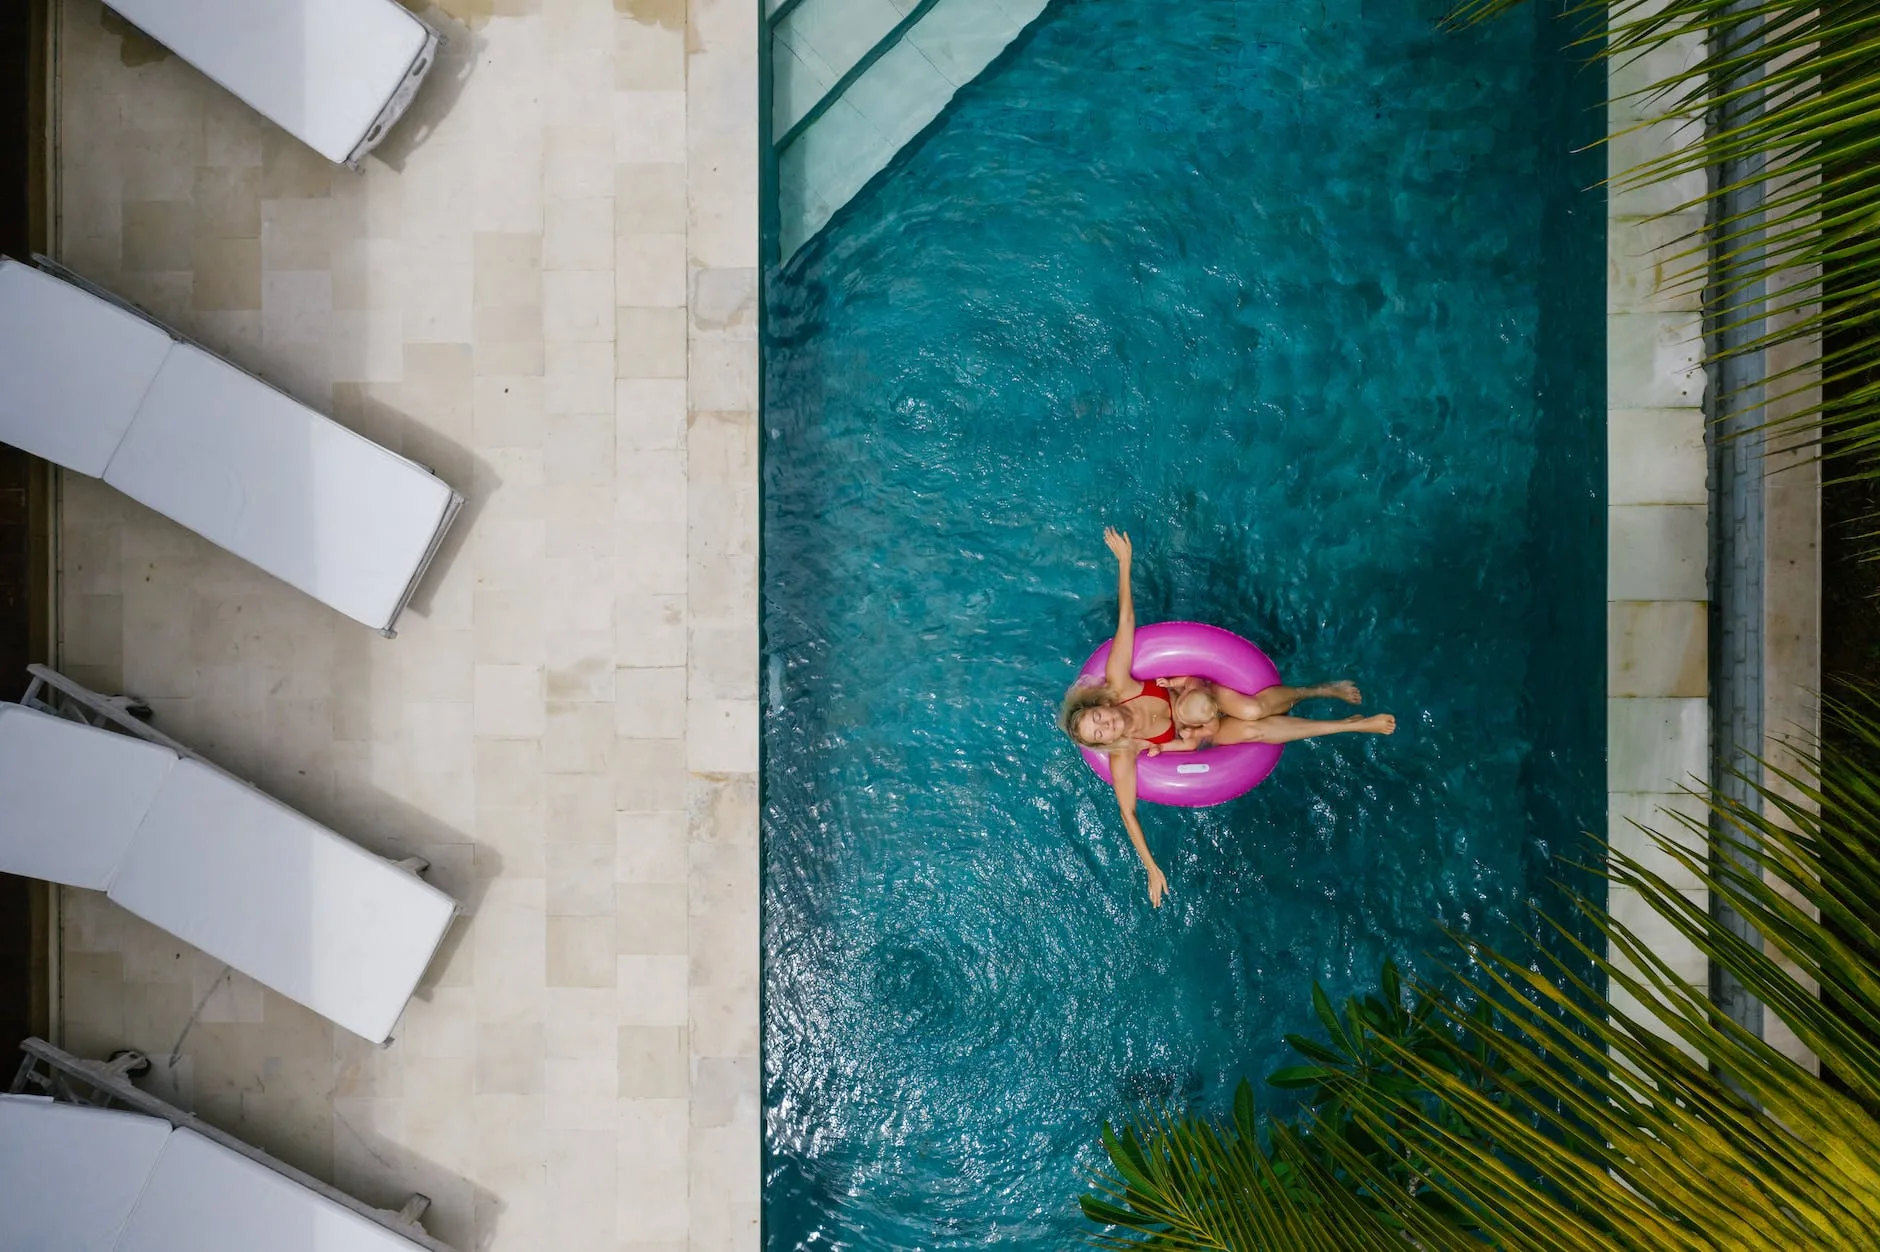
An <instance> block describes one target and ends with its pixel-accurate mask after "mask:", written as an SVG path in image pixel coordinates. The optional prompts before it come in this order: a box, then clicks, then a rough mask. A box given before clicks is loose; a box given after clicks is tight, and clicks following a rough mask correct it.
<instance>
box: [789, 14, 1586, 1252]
mask: <svg viewBox="0 0 1880 1252" xmlns="http://www.w3.org/2000/svg"><path fill="white" fill-rule="evenodd" d="M1440 11H1441V6H1440V5H1438V4H1434V3H1428V2H1425V0H1399V2H1392V0H1364V2H1363V3H1362V4H1360V3H1359V2H1358V0H1324V2H1323V3H1322V4H1321V3H1319V0H1306V2H1305V3H1294V2H1292V0H1287V2H1285V3H1278V2H1274V3H1265V2H1258V3H1256V2H1247V0H1243V2H1240V3H1230V2H1228V0H1213V2H1208V3H1203V4H1199V5H1195V6H1188V7H1185V8H1183V9H1182V10H1181V12H1180V15H1179V17H1171V11H1170V10H1169V9H1168V8H1167V6H1164V5H1153V4H1151V3H1149V2H1148V0H1064V2H1062V3H1060V4H1058V5H1057V6H1056V7H1054V8H1053V9H1052V10H1051V11H1050V12H1049V13H1048V14H1047V15H1046V17H1045V18H1044V19H1043V20H1042V22H1041V23H1040V24H1039V26H1038V27H1036V28H1035V29H1034V30H1033V32H1032V33H1031V35H1030V36H1029V37H1028V38H1026V39H1023V40H1021V41H1020V43H1019V44H1018V45H1016V46H1014V47H1013V48H1012V49H1011V50H1009V51H1008V53H1007V55H1006V58H1005V59H1004V61H1003V62H1001V63H1000V64H999V65H997V66H995V68H994V70H993V71H992V72H991V73H990V74H988V75H987V76H986V77H984V78H982V79H980V80H979V81H978V82H977V83H975V84H973V85H972V86H971V87H970V88H968V89H967V90H965V91H964V92H962V93H961V95H960V96H959V97H958V98H957V99H956V101H955V103H954V105H953V107H952V109H951V110H950V112H949V113H948V114H947V115H946V116H944V117H943V118H942V119H941V121H940V122H939V123H938V124H937V126H936V127H935V128H934V130H933V131H932V132H931V133H930V134H929V135H928V136H927V138H926V139H925V141H924V142H922V143H921V144H919V145H917V146H916V147H915V148H914V149H913V150H911V151H908V152H904V153H903V154H902V157H901V158H900V159H899V161H898V162H897V164H896V165H895V166H894V167H892V168H891V169H890V171H889V173H888V175H887V177H886V178H884V179H883V180H881V181H880V182H878V183H877V184H876V185H875V186H873V187H872V188H870V189H869V190H868V191H866V192H864V193H863V194H862V195H861V196H859V197H858V198H857V199H856V200H855V201H854V202H852V203H851V204H850V206H849V208H848V209H847V210H845V211H844V212H843V213H842V214H840V215H838V217H837V219H836V220H835V221H834V222H833V223H832V224H831V226H830V227H829V228H828V229H827V230H826V231H825V232H824V233H823V235H822V236H821V237H819V238H818V239H817V240H816V241H814V242H813V243H811V244H810V245H809V246H807V247H806V248H805V249H804V250H803V251H802V252H800V253H799V254H797V256H796V257H795V258H794V259H793V260H792V261H791V263H790V265H789V266H788V267H787V268H786V269H785V270H784V271H782V272H781V273H775V274H772V275H770V276H769V278H768V282H767V299H768V324H767V328H766V333H767V341H766V347H765V389H766V400H765V415H764V423H765V434H766V439H765V445H764V465H763V484H764V492H765V498H764V530H763V545H764V549H763V551H764V556H763V561H764V573H763V589H764V607H763V613H764V622H763V626H764V653H765V663H766V666H767V667H768V669H767V676H768V683H767V685H768V695H767V705H766V711H765V720H764V740H763V743H764V783H763V786H764V858H765V882H764V909H765V914H764V931H763V936H764V953H765V978H764V1066H765V1093H766V1161H765V1229H766V1243H767V1245H768V1246H769V1247H770V1248H773V1249H793V1248H799V1247H823V1246H830V1247H844V1248H858V1249H875V1248H966V1247H979V1246H983V1245H984V1244H986V1243H988V1242H995V1241H996V1242H999V1243H1003V1244H1009V1245H1012V1246H1016V1247H1020V1248H1027V1249H1029V1248H1036V1249H1047V1248H1050V1249H1056V1248H1061V1247H1063V1246H1065V1245H1066V1244H1067V1242H1069V1241H1070V1240H1073V1239H1075V1238H1077V1237H1078V1236H1079V1235H1081V1234H1082V1233H1083V1232H1084V1231H1085V1230H1086V1229H1087V1228H1086V1226H1085V1225H1084V1224H1083V1222H1082V1219H1081V1218H1079V1217H1078V1216H1077V1214H1076V1209H1075V1204H1074V1196H1075V1194H1076V1192H1077V1191H1078V1190H1079V1188H1080V1186H1081V1184H1082V1182H1083V1180H1084V1171H1085V1170H1086V1169H1087V1168H1088V1167H1089V1166H1091V1165H1093V1164H1095V1163H1096V1159H1097V1156H1096V1134H1097V1128H1098V1126H1099V1125H1100V1124H1101V1122H1102V1121H1103V1120H1104V1119H1105V1118H1115V1117H1118V1116H1121V1115H1124V1114H1126V1113H1127V1112H1128V1111H1129V1110H1130V1109H1131V1108H1133V1107H1136V1106H1138V1105H1139V1104H1140V1103H1141V1102H1143V1101H1145V1100H1147V1101H1159V1100H1170V1101H1177V1102H1184V1103H1196V1104H1201V1105H1215V1106H1219V1105H1221V1104H1223V1103H1224V1102H1225V1100H1226V1099H1227V1098H1228V1097H1229V1095H1230V1094H1231V1091H1232V1087H1233V1084H1234V1083H1235V1082H1236V1081H1237V1080H1238V1078H1239V1077H1240V1076H1242V1075H1251V1076H1253V1077H1255V1078H1256V1080H1257V1078H1258V1077H1259V1076H1260V1075H1261V1074H1263V1073H1264V1072H1266V1071H1267V1070H1268V1069H1270V1068H1272V1067H1273V1066H1274V1065H1275V1064H1278V1063H1280V1061H1281V1060H1282V1058H1283V1056H1284V1049H1283V1045H1282V1043H1281V1036H1282V1035H1284V1034H1285V1033H1286V1032H1288V1031H1310V1029H1311V1027H1310V1025H1309V1007H1308V1003H1307V992H1308V989H1309V987H1310V985H1311V982H1312V981H1313V980H1314V979H1318V980H1320V981H1322V982H1324V983H1325V984H1326V986H1327V988H1328V990H1329V991H1330V992H1331V993H1332V994H1333V995H1334V996H1341V995H1344V994H1348V993H1351V992H1356V991H1367V990H1372V989H1374V988H1373V983H1374V980H1375V977H1376V973H1377V968H1378V965H1379V963H1380V961H1381V960H1382V959H1383V958H1384V957H1385V956H1394V957H1396V958H1398V959H1399V960H1400V961H1401V962H1403V963H1405V964H1406V965H1409V966H1411V967H1413V968H1421V969H1430V968H1432V965H1431V963H1430V962H1429V961H1427V960H1426V959H1424V958H1423V956H1422V954H1423V953H1425V952H1428V951H1431V950H1438V949H1441V947H1442V946H1443V942H1444V941H1443V939H1442V937H1441V928H1442V927H1444V926H1451V927H1459V928H1462V929H1465V930H1468V931H1471V932H1474V933H1477V934H1480V935H1482V936H1484V937H1487V938H1489V939H1491V940H1496V941H1500V942H1504V943H1515V942H1518V940H1517V937H1516V936H1517V931H1516V928H1517V927H1518V926H1520V925H1523V924H1525V920H1526V910H1527V908H1528V906H1529V904H1530V902H1535V901H1539V902H1542V903H1545V902H1546V901H1547V900H1548V899H1549V895H1548V891H1549V889H1548V886H1547V879H1548V876H1549V874H1550V873H1551V869H1550V865H1549V858H1550V856H1552V855H1553V854H1554V853H1556V852H1558V851H1560V850H1562V849H1563V848H1564V847H1565V846H1566V844H1567V842H1568V841H1569V840H1570V839H1571V838H1572V836H1573V835H1574V834H1575V832H1578V831H1581V830H1599V829H1603V825H1604V778H1605V763H1604V752H1605V749H1604V714H1603V695H1604V690H1603V687H1604V682H1603V675H1604V665H1605V621H1604V613H1605V609H1604V575H1605V537H1604V531H1605V512H1604V483H1605V464H1604V456H1605V453H1604V447H1605V435H1604V430H1605V427H1604V419H1603V396H1604V374H1603V371H1604V328H1603V320H1602V310H1603V298H1604V284H1603V275H1604V216H1603V214H1604V204H1603V200H1602V199H1601V197H1600V195H1599V193H1597V192H1589V191H1586V190H1584V189H1585V188H1587V187H1588V186H1589V185H1591V184H1592V183H1593V182H1595V181H1596V180H1597V178H1598V177H1599V173H1600V171H1599V164H1598V162H1599V158H1598V157H1597V156H1594V157H1591V158H1587V157H1573V156H1570V155H1569V152H1570V149H1571V148H1572V147H1573V146H1574V145H1576V144H1578V143H1584V142H1585V141H1587V140H1588V139H1589V138H1591V137H1592V136H1593V135H1596V134H1597V127H1598V123H1599V114H1598V113H1597V111H1596V110H1594V109H1593V108H1592V105H1593V104H1594V103H1595V102H1596V100H1597V98H1598V92H1599V87H1600V83H1599V82H1598V81H1597V76H1595V75H1591V74H1585V73H1578V72H1576V70H1575V67H1574V65H1573V63H1572V62H1571V61H1570V60H1569V59H1568V58H1567V57H1566V56H1565V55H1564V54H1562V53H1560V52H1559V51H1558V50H1557V49H1558V44H1559V43H1560V42H1561V32H1560V30H1559V29H1558V28H1552V29H1543V28H1542V23H1541V22H1540V20H1539V19H1538V18H1537V17H1536V16H1535V14H1534V13H1533V12H1532V11H1529V12H1527V13H1524V14H1522V15H1520V16H1518V17H1516V18H1515V19H1512V20H1510V21H1507V22H1504V23H1502V24H1501V25H1499V26H1497V27H1495V28H1493V29H1491V30H1488V31H1483V32H1475V33H1470V34H1464V35H1446V34H1442V33H1439V32H1437V31H1436V30H1435V29H1434V22H1433V19H1434V18H1435V17H1436V16H1437V15H1438V14H1439V13H1440ZM1105 523H1115V524H1117V525H1119V526H1123V527H1125V528H1127V529H1128V530H1129V531H1130V532H1131V534H1132V536H1133V537H1134V540H1135V546H1136V554H1137V567H1138V568H1137V581H1136V594H1137V601H1138V611H1139V614H1140V616H1141V618H1142V620H1144V621H1152V620H1156V619H1158V618H1165V617H1187V618H1195V619H1200V620H1205V621H1211V622H1215V623H1218V624H1221V625H1224V626H1228V627H1230V628H1232V629H1236V630H1239V631H1241V632H1242V633H1244V634H1246V635H1248V636H1249V637H1251V638H1253V639H1254V640H1255V641H1256V642H1258V643H1260V644H1261V645H1262V646H1263V647H1264V648H1266V650H1267V651H1268V652H1270V653H1271V654H1272V656H1273V657H1274V659H1275V660H1276V661H1277V662H1278V663H1279V665H1280V668H1281V671H1282V672H1283V673H1285V674H1286V675H1288V676H1289V677H1290V678H1293V679H1296V680H1314V679H1321V678H1332V677H1346V676H1349V677H1352V678H1355V679H1356V680H1357V681H1358V682H1359V683H1360V684H1361V685H1362V686H1363V687H1364V689H1365V691H1366V693H1367V695H1368V696H1369V697H1370V699H1369V701H1368V703H1367V706H1366V707H1367V708H1368V709H1378V710H1384V711H1390V712H1394V713H1396V714H1397V715H1398V717H1399V719H1400V730H1399V732H1398V734H1397V735H1396V736H1395V737H1394V738H1392V739H1386V740H1376V739H1370V738H1368V737H1359V736H1344V737H1339V738H1336V739H1329V740H1322V741H1318V742H1314V743H1308V744H1303V745H1297V746H1295V747H1293V748H1290V749H1288V751H1287V754H1286V758H1285V759H1284V760H1283V761H1282V762H1281V764H1280V766H1279V768H1278V770H1277V771H1276V772H1275V773H1274V775H1273V776H1272V778H1271V779H1269V780H1268V781H1267V782H1266V783H1265V784H1263V785H1262V786H1261V787H1259V788H1257V789H1256V790H1255V791H1254V792H1252V793H1251V794H1250V795H1249V796H1247V797H1245V798H1243V799H1242V800H1240V801H1237V802H1235V803H1234V804H1231V805H1227V806H1224V807H1221V808H1217V809H1210V810H1200V811H1179V810H1174V809H1165V808H1154V807H1149V808H1145V809H1144V820H1145V825H1146V826H1147V829H1148V833H1149V839H1150V843H1151V846H1152V847H1153V848H1154V850H1155V853H1156V856H1157V859H1158V860H1159V862H1160V863H1161V864H1162V866H1163V868H1164V869H1165V870H1166V871H1167V873H1168V875H1169V880H1170V884H1171V886H1172V888H1173V892H1174V894H1173V896H1172V899H1171V901H1170V903H1169V904H1168V905H1166V906H1165V907H1164V908H1162V909H1161V910H1160V911H1151V910H1150V908H1149V907H1148V903H1147V900H1146V896H1145V892H1144V886H1143V876H1142V871H1141V869H1140V867H1139V866H1138V864H1137V862H1136V859H1135V857H1134V855H1133V854H1132V853H1131V851H1130V849H1129V845H1128V843H1127V841H1126V840H1125V837H1124V835H1123V832H1122V828H1121V825H1120V823H1119V821H1118V820H1117V817H1116V813H1115V805H1114V801H1113V800H1112V798H1111V797H1110V795H1109V793H1108V792H1107V790H1105V789H1104V788H1103V786H1102V785H1101V784H1100V783H1099V782H1098V781H1097V780H1096V779H1095V778H1094V777H1093V776H1091V774H1090V773H1089V771H1088V770H1086V769H1085V768H1084V766H1083V765H1082V764H1081V762H1080V761H1079V760H1078V757H1077V755H1076V753H1074V752H1073V751H1072V750H1071V749H1070V748H1069V746H1068V745H1067V744H1066V743H1065V742H1064V741H1062V739H1061V738H1060V737H1059V736H1058V734H1057V732H1056V730H1055V729H1054V727H1053V722H1052V719H1053V713H1054V711H1055V706H1056V701H1057V699H1058V697H1059V696H1060V695H1061V693H1062V692H1063V690H1064V688H1065V686H1066V685H1067V683H1068V682H1069V680H1070V678H1071V676H1072V675H1073V674H1074V673H1075V672H1076V669H1077V666H1078V665H1079V664H1080V663H1081V662H1082V660H1083V658H1084V656H1085V655H1086V654H1087V653H1088V652H1089V650H1090V648H1091V647H1092V646H1094V644H1095V643H1096V642H1098V641H1099V640H1100V639H1101V638H1103V637H1104V636H1105V635H1106V634H1107V633H1108V632H1109V631H1110V630H1111V629H1112V627H1113V624H1114V613H1115V604H1114V600H1113V594H1114V578H1113V574H1112V567H1111V566H1110V564H1109V558H1108V556H1107V554H1106V553H1105V552H1104V550H1103V547H1102V543H1101V531H1102V527H1103V525H1104V524H1105ZM1301 711H1302V712H1305V713H1308V714H1310V713H1313V712H1317V713H1319V714H1321V715H1329V714H1331V713H1332V712H1334V711H1335V710H1334V709H1333V708H1330V707H1324V706H1321V707H1319V708H1318V709H1316V710H1315V709H1313V708H1311V707H1307V708H1305V709H1302V710H1301ZM1336 711H1342V709H1340V710H1336Z"/></svg>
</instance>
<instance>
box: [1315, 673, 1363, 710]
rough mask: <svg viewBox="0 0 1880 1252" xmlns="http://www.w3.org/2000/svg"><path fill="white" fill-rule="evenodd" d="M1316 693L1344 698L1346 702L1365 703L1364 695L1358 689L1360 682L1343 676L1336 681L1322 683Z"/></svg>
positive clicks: (1336, 698) (1333, 697)
mask: <svg viewBox="0 0 1880 1252" xmlns="http://www.w3.org/2000/svg"><path fill="white" fill-rule="evenodd" d="M1313 694H1314V695H1321V696H1330V697H1331V698H1332V699H1334V700H1343V701H1344V702H1345V703H1346V704H1363V703H1364V696H1363V694H1362V693H1360V692H1359V691H1358V684H1357V683H1354V682H1352V681H1351V680H1349V679H1344V678H1341V679H1339V680H1338V681H1337V682H1335V683H1321V684H1319V686H1318V689H1317V690H1316V691H1315V692H1313Z"/></svg>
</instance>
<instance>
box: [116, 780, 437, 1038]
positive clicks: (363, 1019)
mask: <svg viewBox="0 0 1880 1252" xmlns="http://www.w3.org/2000/svg"><path fill="white" fill-rule="evenodd" d="M110 895H111V898H112V899H113V900H116V901H117V902H118V903H119V904H122V905H123V906H124V907H125V908H127V909H129V910H131V911H132V912H133V913H136V914H138V915H139V916H140V917H144V918H146V919H148V920H149V921H151V922H154V923H155V924H157V925H158V926H161V927H163V928H164V929H165V930H167V931H169V932H170V933H172V934H174V935H177V936H179V937H180V938H183V939H186V940H188V941H189V942H190V943H192V944H195V945H196V946H197V947H198V948H201V949H202V950H203V951H204V952H207V953H209V954H210V955H212V956H215V957H218V958H220V959H221V960H224V961H227V962H228V963H229V964H231V965H233V966H235V967H236V968H237V969H239V970H241V971H243V972H244V973H246V974H249V975H251V976H252V977H254V978H255V979H256V980H257V981H259V982H262V983H265V984H266V985H267V986H270V987H272V988H274V989H275V990H276V991H279V992H281V993H282V994H283V995H286V996H289V997H290V998H292V999H295V1000H298V1001H299V1002H300V1003H302V1004H304V1005H306V1006H307V1007H308V1008H310V1009H313V1010H314V1011H315V1012H317V1013H321V1014H323V1015H325V1016H326V1017H329V1018H331V1019H332V1020H334V1021H336V1022H338V1023H339V1024H340V1025H342V1026H344V1027H346V1028H347V1029H348V1030H351V1031H353V1032H354V1033H356V1034H359V1035H363V1036H364V1037H365V1038H367V1039H373V1040H380V1039H384V1038H386V1037H387V1036H389V1035H390V1034H391V1033H392V1027H393V1026H394V1025H395V1024H396V1023H397V1021H398V1015H399V1013H400V1012H402V1011H403V1010H404V1007H405V1001H406V1000H408V999H410V998H411V993H412V992H413V991H414V990H416V988H417V985H418V979H419V978H420V977H422V976H423V974H424V970H425V966H427V965H428V964H429V963H430V960H431V954H432V953H433V952H434V951H435V950H436V949H437V945H438V944H439V943H440V942H441V941H442V939H443V937H444V931H445V930H446V929H447V928H448V927H449V925H450V922H451V918H452V916H453V914H454V912H455V905H454V904H453V902H452V901H451V899H450V897H449V896H447V895H445V894H444V893H443V892H441V891H439V890H437V889H436V888H435V887H432V886H430V885H429V884H428V883H426V882H424V881H423V880H421V879H419V878H418V877H417V876H416V875H415V874H409V873H406V872H404V871H403V870H399V869H397V868H395V867H393V866H391V865H388V864H387V863H386V862H385V861H384V860H382V859H381V858H379V857H376V856H373V855H372V854H371V853H369V852H367V851H365V850H364V849H363V848H360V847H358V846H357V845H355V844H352V843H348V842H347V841H346V840H344V839H341V838H340V837H339V836H338V835H335V834H334V833H333V832H332V831H330V830H328V829H326V827H324V826H321V825H320V824H318V823H317V822H314V821H313V820H312V819H310V818H308V817H305V816H303V815H302V814H300V813H297V812H295V811H294V810H293V809H290V808H288V807H287V806H286V805H284V804H282V803H280V802H279V801H277V800H274V799H273V798H271V797H269V796H266V795H264V794H262V793H261V792H259V791H256V790H255V789H254V788H252V787H249V786H247V785H245V784H243V783H240V782H238V781H236V780H235V779H233V778H230V777H229V776H228V775H226V774H222V773H220V772H218V771H216V770H213V769H211V768H209V767H208V766H206V765H203V764H202V763H201V762H199V761H193V760H189V759H184V760H182V761H179V762H178V763H177V766H176V768H175V770H173V771H172V772H171V775H170V779H169V781H168V782H167V783H166V785H165V786H164V788H163V790H162V791H161V792H160V793H159V794H158V796H157V798H156V802H155V804H154V805H153V806H152V807H151V809H150V812H149V813H148V814H147V815H146V816H145V818H144V822H143V826H142V828H141V829H140V830H139V831H138V835H137V838H136V840H135V841H134V842H133V843H132V844H131V846H130V849H129V850H128V852H127V853H126V855H125V857H124V860H123V861H122V862H121V863H120V864H119V866H118V871H117V875H116V877H115V878H114V879H113V880H112V884H111V891H110Z"/></svg>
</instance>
